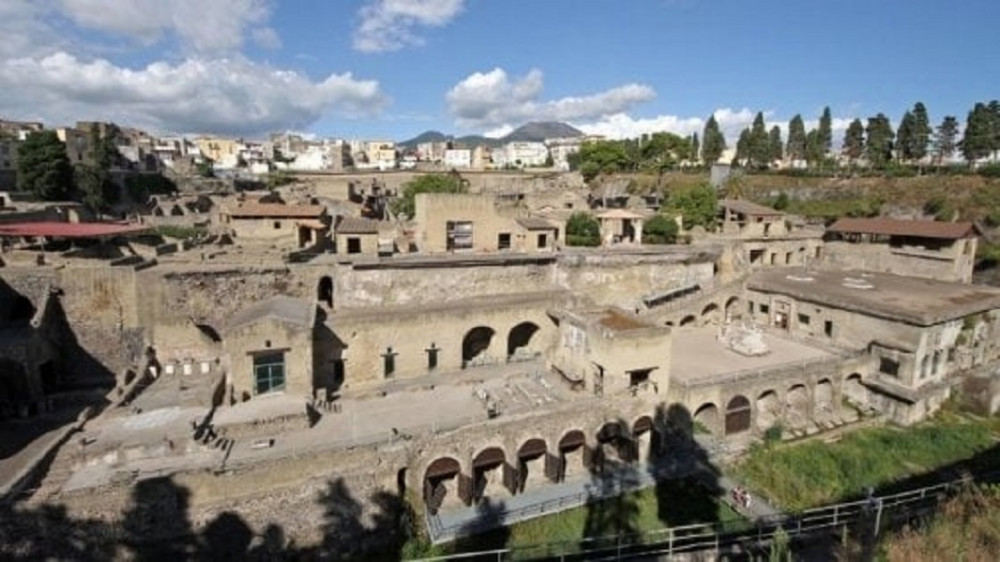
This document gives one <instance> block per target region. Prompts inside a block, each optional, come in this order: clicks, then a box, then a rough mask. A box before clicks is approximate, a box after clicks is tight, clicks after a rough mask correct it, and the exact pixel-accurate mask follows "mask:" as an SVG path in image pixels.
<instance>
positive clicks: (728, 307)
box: [665, 295, 741, 327]
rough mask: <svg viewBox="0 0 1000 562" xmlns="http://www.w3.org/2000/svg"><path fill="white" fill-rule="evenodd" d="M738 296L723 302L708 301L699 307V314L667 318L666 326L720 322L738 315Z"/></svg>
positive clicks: (702, 324) (701, 324)
mask: <svg viewBox="0 0 1000 562" xmlns="http://www.w3.org/2000/svg"><path fill="white" fill-rule="evenodd" d="M740 313H741V310H740V297H738V296H736V295H733V296H731V297H729V298H728V299H726V301H725V302H724V303H723V302H719V303H716V302H710V303H708V304H706V305H705V306H704V307H702V309H701V313H700V314H694V313H691V314H685V315H684V316H682V317H681V318H680V319H679V320H677V321H674V320H668V321H667V322H666V323H665V325H666V326H679V327H688V326H690V327H694V326H707V325H710V324H720V323H722V322H725V321H726V320H727V319H732V318H736V317H738V316H740Z"/></svg>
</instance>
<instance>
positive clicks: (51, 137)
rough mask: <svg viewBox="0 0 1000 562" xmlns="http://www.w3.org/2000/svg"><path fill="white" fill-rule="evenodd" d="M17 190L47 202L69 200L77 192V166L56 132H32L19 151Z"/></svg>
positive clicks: (19, 147)
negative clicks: (70, 195) (75, 174)
mask: <svg viewBox="0 0 1000 562" xmlns="http://www.w3.org/2000/svg"><path fill="white" fill-rule="evenodd" d="M17 189H18V190H19V191H30V192H32V193H34V195H35V197H38V198H39V199H45V200H47V201H59V200H65V199H67V198H68V197H69V194H70V192H71V191H72V189H73V167H72V166H71V165H70V163H69V157H68V156H67V155H66V145H65V144H64V143H63V142H62V141H61V140H59V137H58V136H56V133H55V131H38V132H35V133H31V134H29V135H28V137H27V138H26V139H25V140H24V142H22V143H21V144H20V146H18V148H17Z"/></svg>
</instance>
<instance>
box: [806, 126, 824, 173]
mask: <svg viewBox="0 0 1000 562" xmlns="http://www.w3.org/2000/svg"><path fill="white" fill-rule="evenodd" d="M825 156H826V152H824V150H823V135H821V134H820V132H819V129H811V130H810V131H809V133H808V134H807V135H806V162H808V164H809V165H810V166H818V165H819V164H822V163H823V159H824V157H825Z"/></svg>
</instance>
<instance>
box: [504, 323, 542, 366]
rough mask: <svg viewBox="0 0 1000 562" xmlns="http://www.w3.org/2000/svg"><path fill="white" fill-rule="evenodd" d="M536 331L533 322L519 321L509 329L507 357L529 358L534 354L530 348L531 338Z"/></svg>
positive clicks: (534, 350) (536, 328) (533, 350)
mask: <svg viewBox="0 0 1000 562" xmlns="http://www.w3.org/2000/svg"><path fill="white" fill-rule="evenodd" d="M536 332H538V325H537V324H535V323H534V322H521V323H520V324H518V325H517V326H514V327H513V328H511V329H510V333H509V334H508V335H507V357H508V358H509V359H530V358H532V357H534V356H535V355H536V351H537V350H536V349H532V346H531V345H530V344H531V339H532V337H533V336H534V335H535V333H536Z"/></svg>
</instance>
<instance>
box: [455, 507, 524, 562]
mask: <svg viewBox="0 0 1000 562" xmlns="http://www.w3.org/2000/svg"><path fill="white" fill-rule="evenodd" d="M506 511H507V506H506V505H505V504H504V502H502V501H496V502H494V501H492V500H490V499H489V498H484V499H483V500H482V501H481V502H479V505H477V506H476V518H475V519H473V520H472V521H469V522H468V523H466V524H465V525H463V526H462V528H461V529H460V530H459V532H458V538H457V539H456V540H455V544H454V551H455V552H456V553H461V552H481V551H489V550H501V549H504V548H507V541H509V540H510V529H508V528H507V527H505V526H504V520H505V517H506ZM496 558H497V557H496V555H486V556H483V557H473V558H464V559H463V560H470V561H471V560H496Z"/></svg>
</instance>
